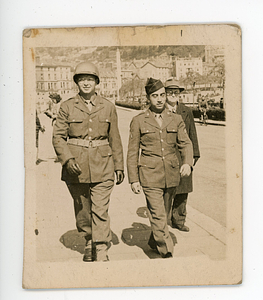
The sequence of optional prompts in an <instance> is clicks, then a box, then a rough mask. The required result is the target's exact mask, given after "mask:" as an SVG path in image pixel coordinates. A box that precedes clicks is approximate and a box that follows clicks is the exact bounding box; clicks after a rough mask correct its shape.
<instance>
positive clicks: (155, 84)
mask: <svg viewBox="0 0 263 300" xmlns="http://www.w3.org/2000/svg"><path fill="white" fill-rule="evenodd" d="M162 87H164V85H163V83H162V82H161V80H159V79H154V78H148V79H147V82H146V85H145V91H146V94H147V95H150V94H152V93H154V92H156V91H158V90H159V89H161V88H162Z"/></svg>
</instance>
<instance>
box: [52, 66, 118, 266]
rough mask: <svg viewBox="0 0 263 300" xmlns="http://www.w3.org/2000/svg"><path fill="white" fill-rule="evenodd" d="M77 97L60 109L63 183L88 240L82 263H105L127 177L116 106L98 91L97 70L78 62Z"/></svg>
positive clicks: (57, 144) (57, 134) (56, 140)
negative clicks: (114, 197)
mask: <svg viewBox="0 0 263 300" xmlns="http://www.w3.org/2000/svg"><path fill="white" fill-rule="evenodd" d="M73 79H74V81H75V83H76V84H77V86H78V88H79V93H78V94H77V95H76V96H75V97H73V98H70V99H69V100H67V101H65V102H63V103H62V104H61V106H60V110H59V113H58V115H57V120H56V123H55V125H54V132H53V145H54V148H55V151H56V153H57V156H58V159H59V161H60V162H61V164H62V180H63V181H65V182H66V184H67V187H68V189H69V191H70V193H71V195H72V197H73V199H74V208H75V216H76V225H77V228H78V230H79V231H80V232H84V234H85V237H86V241H87V243H86V248H85V254H84V257H83V260H84V261H94V260H95V261H107V260H108V255H107V250H108V248H109V246H110V242H111V230H110V218H109V215H108V209H109V201H110V195H111V191H112V189H113V185H114V177H115V176H114V173H115V174H116V180H117V182H116V184H120V183H121V182H122V181H123V179H124V173H123V169H124V168H123V150H122V143H121V139H120V134H119V129H118V121H117V113H116V108H115V105H114V104H112V103H111V102H110V101H108V100H106V99H104V98H102V97H100V96H98V95H97V93H96V92H95V87H96V85H97V84H98V83H99V72H98V69H97V67H96V66H95V65H94V64H92V63H90V62H84V63H80V64H79V65H78V66H77V67H76V70H75V74H74V76H73Z"/></svg>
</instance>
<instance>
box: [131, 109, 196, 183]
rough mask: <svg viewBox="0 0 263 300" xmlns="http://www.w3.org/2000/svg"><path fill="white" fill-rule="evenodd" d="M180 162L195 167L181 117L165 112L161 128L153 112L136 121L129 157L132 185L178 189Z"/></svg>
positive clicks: (133, 121)
mask: <svg viewBox="0 0 263 300" xmlns="http://www.w3.org/2000/svg"><path fill="white" fill-rule="evenodd" d="M139 149H140V150H141V155H139ZM179 157H180V159H179ZM180 161H181V162H183V163H184V164H189V165H190V166H192V161H193V149H192V143H191V141H190V140H189V138H188V136H187V133H186V131H185V125H184V122H183V120H182V118H181V116H179V115H174V114H172V113H171V112H170V111H169V110H168V109H165V110H164V112H163V123H162V126H161V127H160V126H159V125H158V123H157V122H156V120H155V119H154V117H153V114H152V112H151V111H150V110H147V111H146V112H144V113H141V114H139V115H138V116H136V117H134V118H133V120H132V122H131V127H130V139H129V147H128V156H127V166H128V177H129V182H130V183H133V182H140V183H141V185H142V186H145V187H155V188H169V187H175V186H178V185H179V182H180V173H179V168H180Z"/></svg>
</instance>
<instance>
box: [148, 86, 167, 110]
mask: <svg viewBox="0 0 263 300" xmlns="http://www.w3.org/2000/svg"><path fill="white" fill-rule="evenodd" d="M148 99H149V100H150V103H151V104H150V109H151V110H152V111H153V112H156V113H161V112H162V111H163V110H164V105H165V100H166V93H165V89H164V87H162V88H161V89H159V90H158V91H155V92H153V93H152V94H150V95H149V96H148Z"/></svg>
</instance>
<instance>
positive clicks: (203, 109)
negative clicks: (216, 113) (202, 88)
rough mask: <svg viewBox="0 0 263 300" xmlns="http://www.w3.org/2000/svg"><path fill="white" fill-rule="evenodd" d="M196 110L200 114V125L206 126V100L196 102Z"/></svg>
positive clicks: (203, 98)
mask: <svg viewBox="0 0 263 300" xmlns="http://www.w3.org/2000/svg"><path fill="white" fill-rule="evenodd" d="M198 109H199V112H200V121H201V125H207V122H206V121H207V119H208V117H207V114H206V112H207V109H208V104H207V100H206V99H205V97H202V100H201V101H199V102H198Z"/></svg>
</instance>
